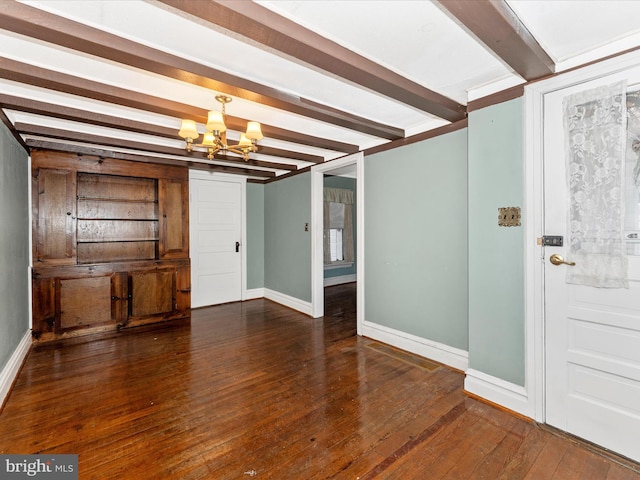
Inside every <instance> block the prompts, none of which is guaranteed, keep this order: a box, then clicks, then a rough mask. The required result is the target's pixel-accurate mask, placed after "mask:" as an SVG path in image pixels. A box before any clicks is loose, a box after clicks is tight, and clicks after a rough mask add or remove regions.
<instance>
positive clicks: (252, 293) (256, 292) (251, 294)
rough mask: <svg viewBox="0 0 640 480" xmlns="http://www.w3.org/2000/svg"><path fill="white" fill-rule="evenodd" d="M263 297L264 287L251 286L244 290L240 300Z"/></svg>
mask: <svg viewBox="0 0 640 480" xmlns="http://www.w3.org/2000/svg"><path fill="white" fill-rule="evenodd" d="M262 297H264V288H251V289H248V290H247V291H245V293H244V298H243V299H242V300H253V299H254V298H262Z"/></svg>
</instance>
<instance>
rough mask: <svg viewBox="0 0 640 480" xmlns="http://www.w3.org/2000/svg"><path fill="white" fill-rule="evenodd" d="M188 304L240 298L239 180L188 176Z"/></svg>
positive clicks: (240, 201) (240, 207) (237, 299)
mask: <svg viewBox="0 0 640 480" xmlns="http://www.w3.org/2000/svg"><path fill="white" fill-rule="evenodd" d="M189 191H190V197H191V199H190V214H189V219H190V232H189V234H190V242H191V245H190V249H191V307H192V308H197V307H203V306H207V305H216V304H219V303H226V302H236V301H239V300H241V299H242V277H243V275H242V254H241V249H242V248H244V246H243V245H242V244H241V243H242V183H241V182H240V181H235V180H228V181H227V180H208V179H207V180H204V179H197V178H193V177H192V178H191V179H190V182H189Z"/></svg>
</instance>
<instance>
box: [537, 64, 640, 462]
mask: <svg viewBox="0 0 640 480" xmlns="http://www.w3.org/2000/svg"><path fill="white" fill-rule="evenodd" d="M625 77H626V78H628V80H629V87H628V89H629V91H632V90H633V89H634V88H637V86H638V85H639V84H640V69H633V70H630V71H627V72H625V73H624V74H615V75H611V76H608V77H604V78H600V79H597V80H594V81H590V82H588V83H583V84H581V85H577V86H573V87H571V88H567V89H564V90H560V91H556V92H553V93H549V94H547V95H546V96H545V101H544V132H545V139H544V233H545V235H561V236H563V237H564V240H565V241H564V246H563V247H555V246H546V247H544V249H543V250H544V281H545V292H544V295H545V369H546V371H545V379H546V380H545V407H546V422H547V423H548V424H550V425H553V426H556V427H558V428H560V429H562V430H565V431H567V432H570V433H572V434H575V435H577V436H580V437H582V438H585V439H587V440H589V441H591V442H594V443H597V444H599V445H601V446H604V447H606V448H608V449H611V450H613V451H616V452H618V453H620V454H622V455H625V456H627V457H629V458H632V459H634V460H636V461H640V441H638V432H640V256H639V255H638V254H640V250H639V249H638V244H634V243H632V242H629V243H628V247H627V248H628V253H630V255H629V256H628V260H629V288H628V289H624V288H594V287H587V286H578V285H571V284H567V283H566V282H565V275H566V269H568V268H572V267H571V266H569V265H565V264H561V265H557V266H556V265H552V264H551V263H550V260H549V259H550V257H551V255H553V254H560V255H563V256H564V258H565V260H567V261H571V260H572V259H571V258H567V257H568V256H569V254H568V252H569V249H568V246H567V243H568V242H567V240H568V235H569V233H568V231H567V198H568V197H567V196H568V189H567V185H566V177H565V154H564V126H563V120H562V118H563V112H562V100H563V98H564V97H565V96H566V95H569V94H572V93H576V92H579V91H585V90H589V89H591V88H594V87H596V86H598V85H609V84H612V83H615V82H616V81H619V80H621V79H623V78H625ZM634 84H635V85H636V87H634V86H633V85H634ZM639 133H640V132H639ZM638 165H640V163H639V164H638ZM629 170H630V169H627V174H628V175H629V174H630V172H629ZM631 170H632V169H631ZM628 190H629V197H628V200H629V202H630V204H629V205H630V206H631V213H630V215H631V216H632V217H634V218H632V220H633V221H634V222H636V224H637V225H636V228H637V229H640V214H639V212H640V208H639V202H640V198H639V197H640V193H639V191H638V190H637V189H635V190H634V189H628ZM634 211H635V213H633V212H634ZM627 213H629V211H628V212H627ZM628 218H629V217H628Z"/></svg>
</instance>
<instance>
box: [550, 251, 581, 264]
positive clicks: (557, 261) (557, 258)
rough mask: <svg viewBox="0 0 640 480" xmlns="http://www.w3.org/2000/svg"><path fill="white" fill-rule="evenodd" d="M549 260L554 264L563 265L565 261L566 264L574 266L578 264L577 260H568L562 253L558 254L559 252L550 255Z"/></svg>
mask: <svg viewBox="0 0 640 480" xmlns="http://www.w3.org/2000/svg"><path fill="white" fill-rule="evenodd" d="M549 261H550V262H551V263H553V264H554V265H562V264H563V263H564V264H565V265H570V266H574V265H575V264H576V262H567V261H566V260H565V259H564V258H562V255H558V254H557V253H554V254H553V255H551V256H550V257H549Z"/></svg>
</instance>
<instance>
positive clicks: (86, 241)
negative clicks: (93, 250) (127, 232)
mask: <svg viewBox="0 0 640 480" xmlns="http://www.w3.org/2000/svg"><path fill="white" fill-rule="evenodd" d="M158 240H160V239H159V238H158V237H156V238H123V239H112V238H110V239H109V240H78V245H81V244H83V243H135V242H157V241H158Z"/></svg>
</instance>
